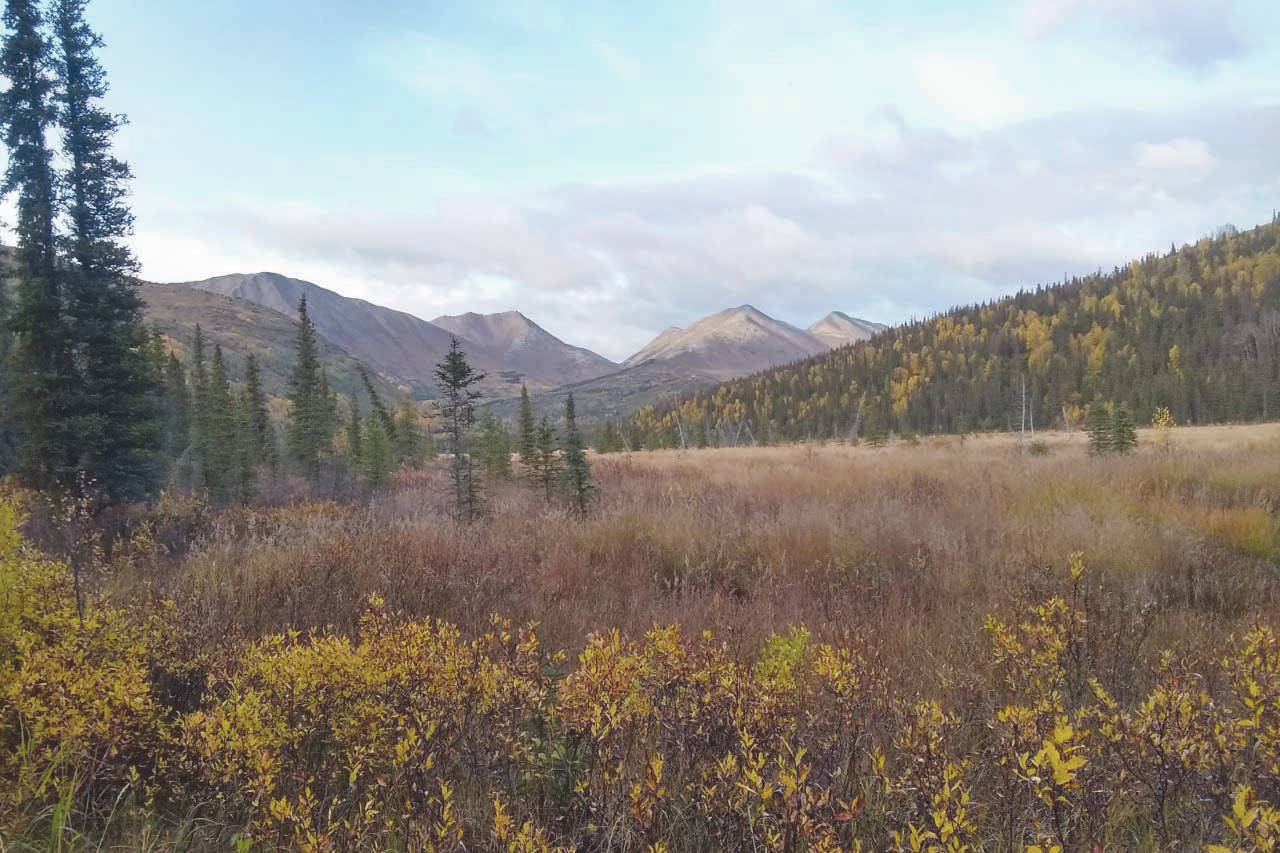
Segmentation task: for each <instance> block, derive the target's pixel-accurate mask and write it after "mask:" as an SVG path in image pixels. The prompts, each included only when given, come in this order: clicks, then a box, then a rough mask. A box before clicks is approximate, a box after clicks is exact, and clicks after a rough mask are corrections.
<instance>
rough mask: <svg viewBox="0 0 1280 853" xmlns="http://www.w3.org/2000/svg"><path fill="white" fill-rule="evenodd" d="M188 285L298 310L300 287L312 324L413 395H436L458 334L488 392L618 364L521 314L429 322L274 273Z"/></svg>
mask: <svg viewBox="0 0 1280 853" xmlns="http://www.w3.org/2000/svg"><path fill="white" fill-rule="evenodd" d="M185 286H186V287H190V288H194V289H198V290H205V291H209V292H212V293H219V294H222V295H224V296H232V297H235V298H238V299H244V300H247V301H249V302H254V303H257V304H258V305H262V306H265V307H268V308H271V309H274V310H276V311H279V312H281V313H283V314H287V315H288V316H290V317H295V318H296V317H297V308H298V300H299V299H300V298H301V297H302V295H303V294H304V293H305V294H306V296H307V310H308V312H309V313H310V315H311V319H312V322H314V323H315V325H316V330H317V331H318V332H319V333H320V335H321V336H322V337H323V338H325V339H326V340H327V341H329V342H331V343H333V344H334V345H336V346H338V347H340V348H342V349H343V350H345V351H347V352H348V353H350V354H351V355H353V356H354V357H356V358H357V359H359V360H360V361H362V362H364V363H365V364H366V365H368V366H369V368H370V369H371V370H373V371H374V372H376V373H378V374H379V375H381V376H383V377H385V378H386V379H388V380H389V381H392V382H396V383H399V384H403V385H405V386H406V387H408V388H410V389H412V392H413V394H414V395H415V396H418V397H432V396H435V393H436V389H435V380H434V377H433V376H432V373H433V371H434V370H435V367H436V365H437V364H438V363H439V362H440V360H441V359H442V358H443V357H444V354H445V352H447V351H448V349H449V342H450V339H451V338H452V336H453V335H457V336H458V338H459V339H460V340H461V342H462V347H463V349H464V350H465V351H466V353H467V358H468V360H469V361H470V362H471V364H472V366H473V367H475V368H476V369H477V370H480V371H482V372H484V373H485V374H487V376H486V379H485V381H484V382H483V383H482V386H483V390H484V393H485V394H486V395H489V396H508V395H513V394H517V393H519V390H520V383H521V382H525V383H527V384H528V385H529V388H530V390H533V391H542V390H548V389H550V388H553V387H555V386H558V385H563V384H565V383H566V382H576V381H581V380H583V379H587V378H591V377H593V376H599V375H601V374H603V373H606V372H609V371H612V370H614V369H616V365H614V364H613V363H612V362H610V361H609V360H608V359H605V358H603V357H602V356H598V355H596V354H595V353H593V352H590V351H588V350H585V349H581V348H580V347H573V346H570V345H568V344H566V343H564V342H563V341H561V340H559V339H558V338H556V337H555V336H553V335H551V334H549V333H548V332H546V331H545V330H544V329H542V328H541V327H540V326H538V325H537V324H536V323H533V322H532V321H530V320H529V319H528V318H526V317H524V316H523V315H522V314H519V313H516V312H507V313H504V314H492V315H488V316H484V315H479V314H464V315H461V316H460V317H442V318H440V323H439V324H437V323H428V322H427V321H426V320H422V319H420V318H418V317H415V316H413V315H412V314H406V313H404V312H403V311H395V310H393V309H390V308H384V307H382V306H380V305H374V304H372V303H370V302H366V301H364V300H362V299H352V298H350V297H346V296H342V295H340V294H337V293H334V292H333V291H331V290H327V289H325V288H323V287H320V286H319V285H316V284H312V283H311V282H308V281H302V280H301V279H296V278H289V277H288V276H283V275H280V274H278V273H254V274H234V275H223V276H218V277H216V278H210V279H205V280H204V281H194V282H187V283H185Z"/></svg>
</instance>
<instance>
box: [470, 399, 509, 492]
mask: <svg viewBox="0 0 1280 853" xmlns="http://www.w3.org/2000/svg"><path fill="white" fill-rule="evenodd" d="M475 454H476V458H477V459H478V460H479V461H480V465H481V466H482V467H483V468H484V469H485V471H486V472H488V474H489V475H490V476H492V477H496V478H498V479H499V480H509V479H511V435H510V433H508V432H507V426H506V424H504V423H503V422H502V421H500V420H498V419H497V418H496V417H494V416H493V415H485V417H484V420H483V421H481V424H480V435H479V436H478V437H477V438H476V442H475Z"/></svg>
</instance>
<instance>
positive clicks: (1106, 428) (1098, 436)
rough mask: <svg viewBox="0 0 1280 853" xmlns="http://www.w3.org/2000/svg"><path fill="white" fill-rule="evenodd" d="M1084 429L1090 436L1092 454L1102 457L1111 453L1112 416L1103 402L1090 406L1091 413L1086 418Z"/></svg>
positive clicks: (1094, 402) (1096, 402) (1096, 401)
mask: <svg viewBox="0 0 1280 853" xmlns="http://www.w3.org/2000/svg"><path fill="white" fill-rule="evenodd" d="M1084 429H1085V432H1087V433H1088V434H1089V452H1090V453H1092V454H1093V455H1095V456H1101V455H1103V454H1106V453H1110V452H1111V450H1112V443H1111V442H1112V429H1111V415H1110V413H1108V412H1107V407H1106V406H1105V405H1104V404H1103V402H1102V401H1101V400H1095V401H1093V403H1092V404H1090V406H1089V413H1088V414H1087V415H1086V416H1085V425H1084Z"/></svg>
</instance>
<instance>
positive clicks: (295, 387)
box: [285, 293, 335, 479]
mask: <svg viewBox="0 0 1280 853" xmlns="http://www.w3.org/2000/svg"><path fill="white" fill-rule="evenodd" d="M289 402H290V403H291V404H292V405H291V407H290V411H289V424H288V427H287V428H286V430H285V437H286V440H287V443H288V449H289V458H290V459H291V460H292V461H293V463H294V464H295V465H296V466H297V467H298V470H299V471H301V472H302V473H303V474H304V475H306V476H307V477H310V478H312V479H315V478H317V477H318V476H319V474H320V464H321V460H322V458H323V456H324V454H325V453H326V452H327V451H328V449H329V447H330V444H331V443H332V441H333V432H334V416H335V409H334V398H333V394H332V392H331V391H330V389H329V383H328V380H327V379H326V378H325V374H324V370H323V369H322V368H321V366H320V349H319V343H318V340H317V337H316V328H315V325H314V324H313V323H312V322H311V318H310V317H309V316H308V315H307V296H306V294H305V293H304V294H303V295H302V298H301V300H299V302H298V338H297V344H296V346H295V355H294V362H293V371H292V372H291V373H290V374H289Z"/></svg>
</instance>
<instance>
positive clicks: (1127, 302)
mask: <svg viewBox="0 0 1280 853" xmlns="http://www.w3.org/2000/svg"><path fill="white" fill-rule="evenodd" d="M827 320H831V322H830V323H828V322H827ZM846 321H848V322H846ZM850 323H852V324H853V325H855V326H857V325H859V324H858V323H857V322H856V321H853V320H852V318H841V317H838V316H837V317H833V318H826V319H825V320H823V321H821V322H820V323H818V324H815V326H814V327H811V328H810V330H809V331H810V333H812V334H814V335H815V336H817V335H823V334H826V333H828V332H833V333H836V334H839V333H840V332H841V330H844V331H845V332H846V333H847V332H848V330H849V325H850ZM1124 411H1127V413H1128V414H1127V417H1129V418H1130V419H1131V420H1132V421H1134V422H1136V423H1139V424H1143V423H1151V422H1152V420H1153V418H1156V417H1157V415H1159V417H1158V420H1159V421H1160V422H1162V423H1168V422H1169V420H1170V419H1172V420H1173V421H1174V422H1176V423H1180V424H1186V423H1193V424H1205V423H1215V422H1223V421H1229V422H1240V421H1251V420H1270V419H1274V418H1276V417H1277V416H1278V415H1280V216H1275V217H1273V219H1272V221H1271V222H1270V223H1267V224H1263V225H1259V226H1257V227H1256V228H1251V229H1249V230H1247V231H1240V230H1238V229H1236V228H1235V227H1234V226H1224V227H1223V228H1220V229H1218V230H1217V231H1216V232H1215V233H1214V234H1213V235H1212V236H1210V237H1205V238H1203V239H1201V240H1199V241H1197V242H1196V243H1195V244H1188V245H1183V246H1182V247H1181V248H1177V247H1173V246H1171V247H1170V249H1169V251H1168V252H1152V253H1149V254H1147V255H1144V256H1142V257H1140V258H1135V259H1133V260H1131V261H1129V262H1128V263H1125V264H1123V265H1119V266H1116V267H1115V268H1114V269H1113V271H1112V272H1109V273H1103V272H1098V273H1095V274H1092V275H1086V276H1076V277H1072V278H1068V279H1065V280H1064V281H1062V282H1061V283H1058V284H1052V285H1042V286H1040V287H1037V288H1035V289H1034V290H1031V289H1027V290H1023V291H1020V292H1018V293H1016V294H1012V295H1009V296H1006V297H1002V298H999V299H994V300H991V301H988V302H984V303H981V304H973V305H963V306H957V307H955V308H952V309H950V310H948V311H946V312H942V313H939V314H936V315H934V316H931V317H928V318H924V319H918V320H914V321H912V322H909V323H903V324H901V325H898V326H895V327H894V328H892V329H888V330H885V331H883V332H882V333H879V334H877V335H875V336H874V337H873V338H872V339H871V340H869V341H867V342H865V343H863V344H861V345H859V346H857V347H845V348H839V349H833V350H829V351H827V352H824V353H820V354H817V355H814V356H811V357H809V358H808V359H806V360H803V361H798V362H796V363H794V364H789V365H782V366H778V367H772V368H770V369H768V370H763V371H760V372H757V373H754V374H752V375H750V376H743V377H738V378H735V379H732V380H729V381H726V382H724V383H720V384H718V385H715V386H708V387H706V388H702V389H695V390H694V391H692V392H690V393H688V394H685V395H683V396H676V395H671V396H666V397H662V398H661V399H657V400H655V402H654V404H653V405H651V406H642V407H640V408H638V409H637V410H636V411H635V413H634V415H633V416H632V417H631V418H630V419H629V420H628V421H627V422H625V423H624V424H622V425H621V431H622V433H624V434H625V435H627V436H628V439H629V441H630V443H631V444H632V445H633V446H634V445H640V446H646V447H661V446H669V447H670V446H679V445H680V444H681V443H682V442H683V441H685V438H686V437H685V434H684V427H687V425H689V424H699V425H701V427H702V428H703V429H704V431H706V432H707V433H710V434H712V435H719V436H721V437H722V440H732V441H737V440H739V437H740V436H747V438H746V439H745V440H748V441H789V440H801V439H808V438H818V437H822V438H847V437H851V436H856V435H860V434H861V435H863V436H866V435H875V436H878V437H880V436H883V435H884V434H885V433H887V432H888V431H891V430H892V431H895V432H899V433H907V434H911V433H946V432H958V433H964V432H968V431H970V430H974V429H977V430H997V429H1002V430H1003V429H1007V430H1014V429H1022V428H1023V425H1024V424H1027V425H1029V426H1033V427H1038V428H1041V429H1043V428H1052V427H1058V426H1062V427H1066V428H1068V429H1070V428H1072V427H1073V426H1079V425H1081V424H1082V423H1084V422H1085V420H1086V418H1087V417H1088V416H1089V415H1090V414H1091V413H1097V412H1103V413H1104V414H1106V416H1107V417H1110V416H1111V415H1110V414H1109V413H1110V412H1114V413H1116V417H1117V418H1118V417H1119V415H1120V413H1122V412H1124Z"/></svg>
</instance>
